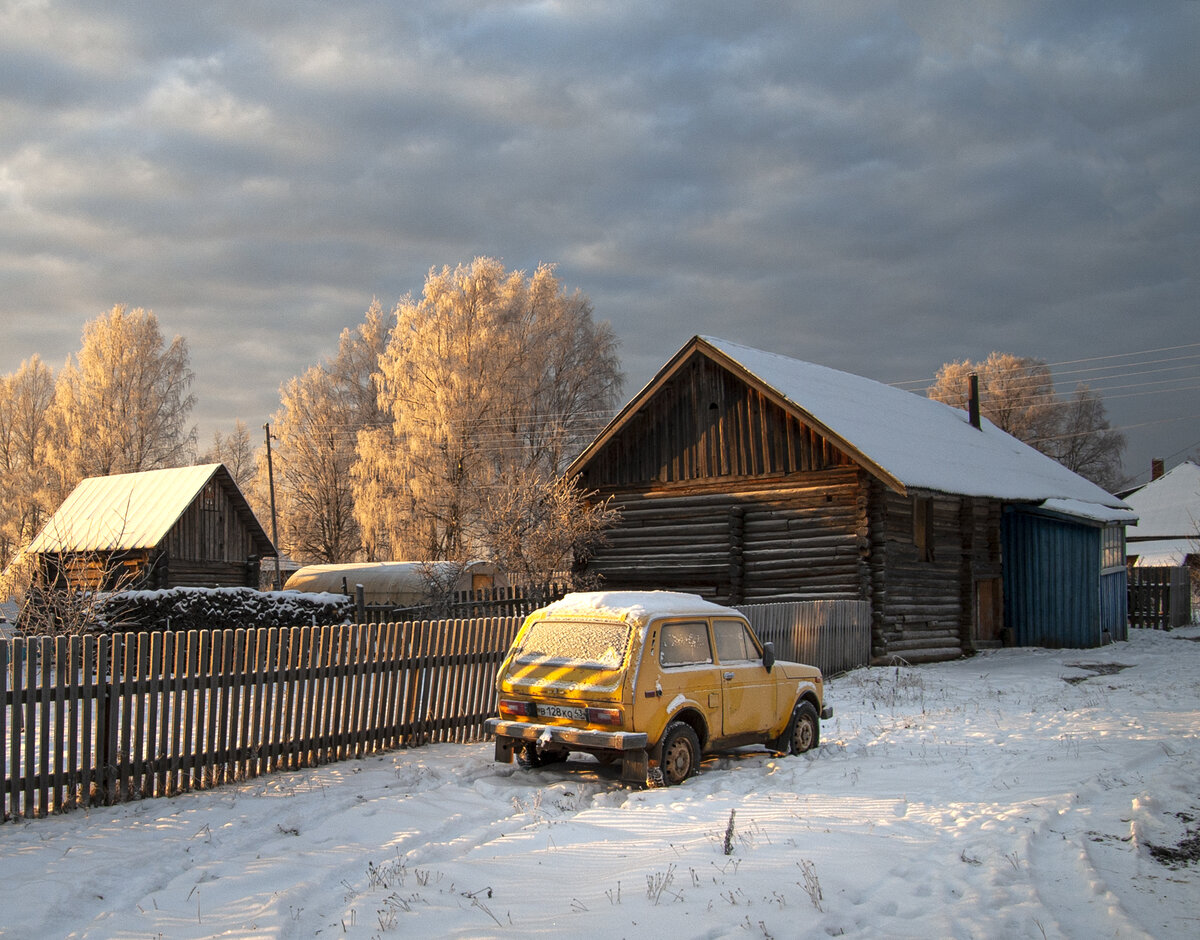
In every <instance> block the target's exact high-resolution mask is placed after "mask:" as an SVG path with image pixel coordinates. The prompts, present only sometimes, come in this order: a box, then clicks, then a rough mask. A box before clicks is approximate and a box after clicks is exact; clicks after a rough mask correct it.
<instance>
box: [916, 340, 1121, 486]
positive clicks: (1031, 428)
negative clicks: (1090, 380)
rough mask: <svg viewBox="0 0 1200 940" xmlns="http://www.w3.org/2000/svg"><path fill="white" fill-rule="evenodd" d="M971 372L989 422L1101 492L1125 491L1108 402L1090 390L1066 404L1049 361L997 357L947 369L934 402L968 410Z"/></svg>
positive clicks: (1081, 389) (1118, 442) (1118, 440)
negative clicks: (1080, 477)
mask: <svg viewBox="0 0 1200 940" xmlns="http://www.w3.org/2000/svg"><path fill="white" fill-rule="evenodd" d="M972 372H974V373H976V374H977V375H978V376H979V398H980V406H979V407H980V413H981V414H982V415H983V416H984V417H985V418H987V419H988V420H989V421H991V422H992V423H993V424H995V425H996V426H997V427H998V428H1000V429H1001V430H1002V431H1006V432H1008V433H1009V434H1011V435H1012V436H1013V437H1015V438H1017V439H1018V440H1021V441H1024V442H1025V443H1026V444H1028V445H1030V446H1031V447H1034V448H1036V449H1037V450H1039V451H1041V452H1042V453H1043V454H1045V455H1046V456H1048V457H1053V458H1054V459H1055V460H1057V461H1059V462H1060V463H1062V464H1063V465H1064V466H1066V467H1067V468H1068V469H1070V470H1073V471H1075V472H1076V473H1078V474H1079V475H1080V476H1083V477H1086V478H1087V479H1089V480H1091V481H1092V482H1094V483H1096V484H1098V485H1099V486H1102V487H1104V488H1106V489H1108V490H1110V491H1111V490H1115V489H1119V488H1120V485H1121V481H1122V474H1121V456H1122V453H1123V451H1124V449H1125V437H1124V435H1122V434H1121V433H1120V432H1118V431H1114V430H1113V429H1112V428H1111V427H1110V425H1109V423H1108V418H1107V416H1106V414H1105V410H1104V403H1103V401H1102V400H1101V398H1100V396H1099V395H1098V394H1097V393H1096V392H1094V391H1092V390H1091V389H1090V388H1089V387H1088V386H1087V385H1086V384H1081V385H1079V386H1078V387H1077V388H1076V389H1075V393H1074V395H1073V396H1072V397H1071V398H1069V399H1061V398H1059V396H1058V393H1057V391H1056V390H1055V387H1054V380H1053V378H1052V377H1051V374H1050V369H1049V368H1048V367H1047V365H1046V363H1045V362H1044V361H1042V360H1041V359H1034V358H1030V357H1018V356H1014V355H1011V354H1009V353H999V352H993V353H992V354H991V355H989V356H988V357H987V359H986V360H985V361H983V362H970V361H969V360H964V361H963V362H948V363H946V364H945V365H943V366H942V367H941V369H939V370H938V374H937V376H936V378H935V379H934V384H933V385H932V386H931V387H930V389H929V391H928V395H929V397H930V398H932V399H935V400H937V401H943V402H945V403H946V404H949V405H953V406H954V407H956V408H963V409H965V408H966V407H967V397H968V377H969V376H970V374H971V373H972Z"/></svg>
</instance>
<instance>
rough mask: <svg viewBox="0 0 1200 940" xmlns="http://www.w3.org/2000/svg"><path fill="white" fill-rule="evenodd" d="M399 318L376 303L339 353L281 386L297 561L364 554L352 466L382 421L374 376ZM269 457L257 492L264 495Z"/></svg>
mask: <svg viewBox="0 0 1200 940" xmlns="http://www.w3.org/2000/svg"><path fill="white" fill-rule="evenodd" d="M391 324H392V318H391V316H390V314H387V313H385V312H384V310H383V309H382V307H381V306H380V304H379V303H378V302H377V301H376V302H374V303H372V304H371V307H370V308H369V309H368V310H367V315H366V319H365V321H364V322H363V323H362V324H361V325H360V326H358V327H357V328H355V329H353V330H350V329H347V330H344V331H343V332H342V334H341V337H340V340H339V344H338V352H337V354H336V355H335V356H334V357H333V358H332V359H330V360H328V361H327V362H325V363H323V364H321V365H318V366H313V367H312V368H310V369H309V370H308V371H307V372H305V373H304V374H303V375H302V376H299V377H297V378H294V379H292V380H291V381H290V382H288V383H287V384H286V385H285V386H284V387H283V389H282V390H281V398H282V408H281V410H280V411H279V412H278V413H276V415H275V418H274V427H273V430H274V433H275V436H276V437H277V439H278V445H277V446H276V447H275V449H274V450H273V457H274V468H275V484H276V485H275V492H276V504H277V509H278V516H279V520H280V536H279V537H280V542H281V550H283V551H285V552H286V553H287V554H289V555H292V556H294V557H295V558H297V559H298V560H302V561H311V562H336V561H350V560H353V559H354V558H356V557H358V556H359V555H360V554H363V533H362V531H361V529H360V527H359V524H358V520H357V518H356V516H355V513H354V494H353V491H352V486H351V482H352V481H351V467H352V466H353V464H354V462H355V460H356V459H357V455H356V450H355V447H356V443H357V437H358V434H359V432H360V431H362V430H363V429H365V428H370V427H371V426H372V425H374V424H378V423H379V420H380V419H379V406H378V404H377V401H376V398H377V396H376V394H375V386H374V383H373V378H372V376H373V375H374V373H375V371H376V370H377V369H378V364H379V357H380V354H381V353H382V351H383V350H384V348H385V346H386V344H387V338H388V334H389V332H390V330H391ZM265 474H266V468H265V462H263V461H260V471H259V482H258V486H257V487H256V489H257V490H258V491H259V494H260V496H261V493H263V492H265V489H266V487H265V483H264V481H263V477H265Z"/></svg>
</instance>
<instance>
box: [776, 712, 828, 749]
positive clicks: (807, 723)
mask: <svg viewBox="0 0 1200 940" xmlns="http://www.w3.org/2000/svg"><path fill="white" fill-rule="evenodd" d="M785 738H786V740H785V741H784V742H783V743H784V744H785V745H786V746H787V748H786V751H785V753H788V754H803V753H804V752H805V751H811V750H812V749H813V748H814V747H816V746H817V745H818V744H820V743H821V721H820V718H819V717H818V715H817V710H816V709H815V708H814V707H813V705H812V702H801V703H800V704H799V705H797V706H796V710H795V711H793V712H792V720H791V722H790V723H789V724H788V730H787V733H786V735H785Z"/></svg>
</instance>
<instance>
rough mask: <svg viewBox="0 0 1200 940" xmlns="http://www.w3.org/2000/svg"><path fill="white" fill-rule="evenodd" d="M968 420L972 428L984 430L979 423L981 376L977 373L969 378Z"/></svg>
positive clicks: (973, 373)
mask: <svg viewBox="0 0 1200 940" xmlns="http://www.w3.org/2000/svg"><path fill="white" fill-rule="evenodd" d="M967 419H968V420H969V421H970V422H971V427H973V428H976V429H978V430H983V425H982V424H981V423H980V421H979V375H978V373H975V372H972V373H971V374H970V375H969V376H968V377H967Z"/></svg>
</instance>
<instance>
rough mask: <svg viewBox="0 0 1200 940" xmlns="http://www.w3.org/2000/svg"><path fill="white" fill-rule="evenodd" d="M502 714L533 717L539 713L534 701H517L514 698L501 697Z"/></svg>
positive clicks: (515, 716) (513, 716)
mask: <svg viewBox="0 0 1200 940" xmlns="http://www.w3.org/2000/svg"><path fill="white" fill-rule="evenodd" d="M500 714H501V715H507V716H508V717H510V718H532V717H533V716H534V715H536V714H537V711H536V710H535V709H534V707H533V702H517V701H514V700H512V699H503V698H502V699H500Z"/></svg>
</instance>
